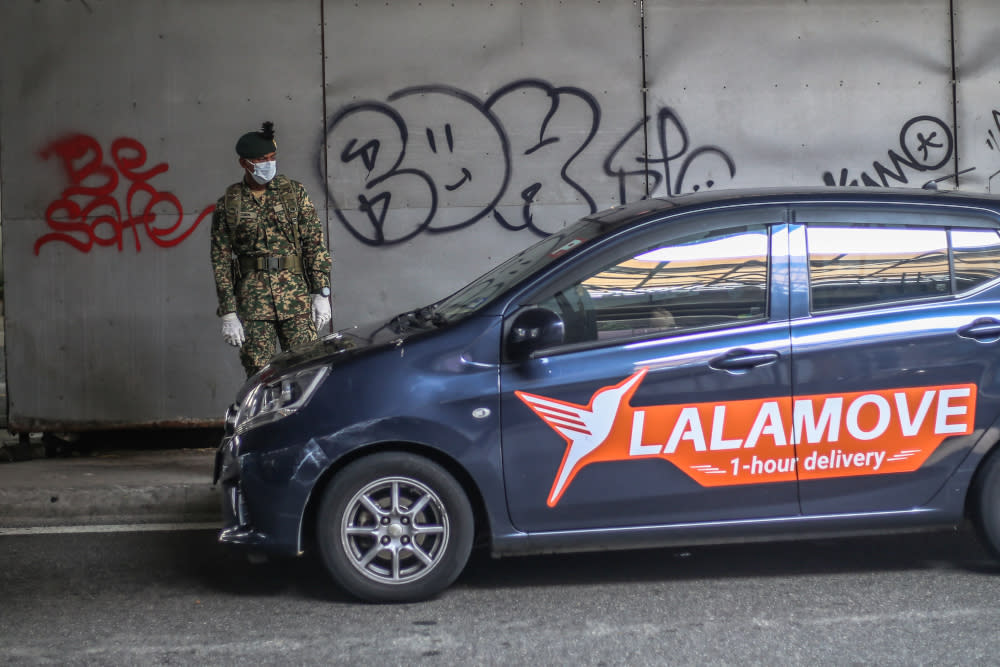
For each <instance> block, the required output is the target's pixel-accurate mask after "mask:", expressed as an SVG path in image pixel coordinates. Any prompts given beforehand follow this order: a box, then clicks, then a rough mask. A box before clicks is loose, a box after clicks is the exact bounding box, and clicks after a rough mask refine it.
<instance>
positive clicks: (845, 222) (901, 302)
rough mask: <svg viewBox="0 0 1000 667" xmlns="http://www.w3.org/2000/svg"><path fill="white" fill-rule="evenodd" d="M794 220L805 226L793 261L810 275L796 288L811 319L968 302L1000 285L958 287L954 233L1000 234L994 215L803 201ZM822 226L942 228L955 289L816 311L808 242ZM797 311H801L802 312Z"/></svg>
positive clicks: (909, 206)
mask: <svg viewBox="0 0 1000 667" xmlns="http://www.w3.org/2000/svg"><path fill="white" fill-rule="evenodd" d="M792 219H793V220H794V222H795V223H796V225H801V227H802V237H801V238H802V240H801V247H796V248H794V249H793V256H794V255H795V254H799V253H800V254H801V256H799V257H797V258H794V257H793V262H798V263H799V264H800V265H801V267H802V268H803V269H804V271H805V280H804V281H802V282H803V283H804V284H793V285H792V290H793V294H795V293H800V294H801V295H802V298H804V300H805V312H804V313H800V314H801V316H806V317H823V316H827V315H838V314H841V313H856V312H862V311H881V310H885V309H890V308H898V307H904V306H910V305H919V304H926V303H939V302H945V301H952V300H956V299H961V298H966V297H968V296H970V295H973V294H976V293H978V292H980V291H982V290H985V289H989V288H990V287H991V286H993V285H996V284H997V283H998V282H1000V275H998V276H997V277H995V278H993V279H991V280H988V281H985V282H983V283H980V284H978V285H976V286H975V287H972V288H970V289H967V290H963V291H957V290H956V289H955V267H954V245H953V242H952V237H951V230H953V229H965V230H987V229H988V230H993V231H997V232H1000V222H998V220H997V218H996V216H995V214H993V213H992V212H990V211H986V210H983V209H978V208H971V207H969V208H964V207H956V206H954V205H945V204H896V203H885V202H880V203H878V204H860V203H854V202H851V203H839V204H830V203H821V204H811V203H804V204H802V203H800V204H795V205H793V208H792ZM811 225H818V226H845V227H850V226H851V225H859V226H874V225H878V226H884V227H907V228H925V229H937V230H942V231H944V232H945V237H946V239H947V252H948V270H949V280H950V283H951V289H950V291H949V293H947V294H931V295H920V296H904V297H902V298H899V299H892V300H886V301H877V302H869V303H863V304H854V305H850V306H845V307H839V308H829V309H821V310H816V309H814V307H813V303H812V300H813V291H812V277H811V274H810V271H809V268H810V255H809V247H808V241H807V236H808V234H807V231H808V229H807V228H808V227H809V226H811ZM796 310H801V308H797V309H796Z"/></svg>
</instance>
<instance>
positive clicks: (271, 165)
mask: <svg viewBox="0 0 1000 667" xmlns="http://www.w3.org/2000/svg"><path fill="white" fill-rule="evenodd" d="M277 170H278V162H277V160H269V161H267V162H257V163H254V165H253V173H252V174H250V175H251V176H253V180H255V181H257V182H258V183H260V184H261V185H264V184H265V183H268V182H270V180H271V179H272V178H274V174H275V173H276V172H277Z"/></svg>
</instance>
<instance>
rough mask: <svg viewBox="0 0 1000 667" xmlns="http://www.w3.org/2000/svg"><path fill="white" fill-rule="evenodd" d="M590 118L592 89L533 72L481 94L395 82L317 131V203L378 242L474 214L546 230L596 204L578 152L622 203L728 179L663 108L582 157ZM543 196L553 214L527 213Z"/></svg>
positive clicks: (722, 165)
mask: <svg viewBox="0 0 1000 667" xmlns="http://www.w3.org/2000/svg"><path fill="white" fill-rule="evenodd" d="M601 122H602V110H601V107H600V105H599V104H598V102H597V99H596V98H595V96H594V95H592V94H591V93H589V92H587V91H586V90H583V89H581V88H577V87H572V86H554V85H553V84H551V83H549V82H547V81H543V80H541V79H522V80H518V81H514V82H512V83H510V84H508V85H506V86H503V87H502V88H500V89H498V90H497V91H495V92H494V93H493V94H491V95H490V96H489V97H487V98H486V99H484V100H480V99H479V98H477V97H476V96H474V95H472V94H471V93H468V92H466V91H464V90H461V89H458V88H454V87H451V86H444V85H427V86H414V87H410V88H405V89H402V90H399V91H396V92H394V93H392V94H391V95H389V96H388V98H387V99H386V101H385V102H381V101H365V102H358V103H353V104H349V105H347V106H344V107H342V108H341V109H339V110H338V111H337V112H335V113H334V114H333V116H332V117H331V119H330V121H329V123H328V124H327V129H326V145H327V149H328V151H329V154H330V155H332V156H335V158H334V160H333V161H332V165H331V172H330V175H329V177H328V180H327V182H326V190H327V191H326V195H327V200H328V202H329V203H330V204H331V208H332V210H333V211H334V212H335V214H336V216H337V219H338V220H339V221H340V222H341V223H342V224H343V225H344V227H345V228H346V229H348V230H349V231H350V233H351V234H352V235H353V236H354V237H355V238H356V239H358V241H360V242H362V243H365V244H368V245H375V246H379V245H391V244H398V243H403V242H405V241H408V240H410V239H412V238H414V237H415V236H417V235H418V234H422V233H428V234H439V233H445V232H452V231H456V230H459V229H463V228H466V227H468V226H470V225H472V224H475V223H477V222H478V221H480V220H483V219H484V218H486V217H492V219H493V220H494V221H495V222H496V223H497V224H499V225H500V226H501V227H503V228H504V229H508V230H511V231H519V230H529V231H530V232H532V233H534V234H536V235H538V236H546V235H548V234H549V233H551V232H553V231H555V230H556V228H558V226H560V225H562V224H564V223H565V222H566V221H567V220H571V219H575V218H577V217H580V216H581V215H585V214H587V213H593V212H594V211H596V210H597V203H596V201H595V197H594V196H593V194H592V193H591V191H590V190H591V189H593V188H594V187H596V186H595V185H594V184H593V180H594V175H595V172H594V171H593V170H592V169H591V170H588V169H587V168H586V166H583V165H581V162H582V160H583V158H584V157H586V158H587V159H588V160H592V162H593V164H594V165H595V166H598V165H601V166H602V167H603V172H604V173H603V174H602V175H601V176H602V177H610V178H611V179H613V180H614V182H615V183H616V184H617V199H618V203H623V204H624V203H626V202H627V201H634V200H637V199H641V198H644V197H647V196H650V195H657V194H666V195H673V194H678V193H681V192H687V191H697V190H699V189H702V188H712V187H717V186H719V185H720V184H722V183H726V182H728V181H730V180H731V179H732V178H733V177H734V176H735V173H736V165H735V162H734V161H733V159H732V158H731V157H730V156H729V155H728V154H727V153H726V152H725V151H724V150H723V149H721V148H719V147H717V146H710V145H706V146H700V147H697V148H691V142H690V140H689V137H688V132H687V129H686V128H685V126H684V125H683V123H682V122H681V119H680V117H679V115H678V114H677V113H676V112H675V111H674V110H673V109H670V108H668V107H664V108H662V109H660V110H659V111H658V112H657V113H656V114H655V115H654V116H652V117H651V118H650V117H647V118H645V119H643V120H641V121H639V122H638V123H636V124H635V125H634V126H633V127H631V128H630V129H629V130H628V131H627V132H625V134H624V135H623V137H622V139H621V140H620V141H618V142H617V143H616V144H614V146H613V148H612V149H611V151H610V152H609V153H608V154H607V155H606V156H604V157H603V159H602V158H601V156H600V155H593V154H592V153H593V151H590V153H588V154H587V155H584V154H585V152H586V151H587V150H588V148H590V147H591V146H592V143H593V140H594V138H595V137H596V136H597V134H598V132H599V130H600V128H601ZM651 122H652V123H654V125H653V126H652V127H649V124H650V123H651ZM647 140H648V141H650V142H655V148H654V149H653V150H650V149H648V148H647V146H646V141H647ZM322 159H323V158H322V155H321V156H320V160H321V162H320V165H319V168H320V173H323V166H324V165H323V164H322ZM584 172H585V173H584ZM585 176H589V177H590V180H589V181H588V183H589V184H590V189H588V187H586V186H584V185H583V180H584V177H585ZM606 198H607V197H605V199H606ZM567 201H570V202H571V203H570V204H566V202H567ZM548 203H558V204H560V211H561V213H560V216H559V217H560V219H558V220H555V219H551V220H549V219H547V220H540V219H539V217H538V216H537V215H536V214H535V210H536V208H537V207H538V206H541V205H545V204H548Z"/></svg>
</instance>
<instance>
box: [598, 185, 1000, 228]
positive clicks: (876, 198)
mask: <svg viewBox="0 0 1000 667" xmlns="http://www.w3.org/2000/svg"><path fill="white" fill-rule="evenodd" d="M822 203H855V204H864V203H871V204H894V203H895V204H901V205H921V204H933V205H955V206H965V207H975V208H980V209H986V210H988V211H990V212H992V213H994V214H995V215H997V216H1000V195H991V194H986V193H981V192H967V191H962V190H935V189H927V188H868V187H864V188H862V187H839V186H838V187H830V186H826V187H824V186H803V187H794V188H746V189H720V190H714V189H713V190H701V191H699V192H692V193H688V194H681V195H674V196H671V197H651V198H649V199H643V200H640V201H637V202H633V203H631V204H625V205H624V206H617V207H615V208H611V209H608V210H605V211H600V212H598V213H595V214H594V215H592V216H590V217H591V218H592V219H594V220H597V221H598V222H600V223H602V224H605V225H610V226H618V225H622V224H627V223H630V222H637V221H639V220H640V219H645V218H647V217H649V216H650V215H652V214H657V213H665V212H680V211H682V210H690V209H700V208H706V209H707V208H714V207H719V206H735V205H743V204H750V205H766V204H775V205H782V204H822Z"/></svg>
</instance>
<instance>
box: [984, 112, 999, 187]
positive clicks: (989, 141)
mask: <svg viewBox="0 0 1000 667" xmlns="http://www.w3.org/2000/svg"><path fill="white" fill-rule="evenodd" d="M994 128H995V129H996V132H994V131H993V130H994ZM997 133H1000V111H997V110H996V109H993V127H991V128H990V129H989V130H987V131H986V146H987V147H988V148H989V149H990V150H991V151H1000V142H998V141H997ZM997 176H1000V170H998V171H995V172H993V173H992V174H990V177H989V178H988V179H987V182H986V191H987V192H993V179H995V178H996V177H997Z"/></svg>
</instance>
